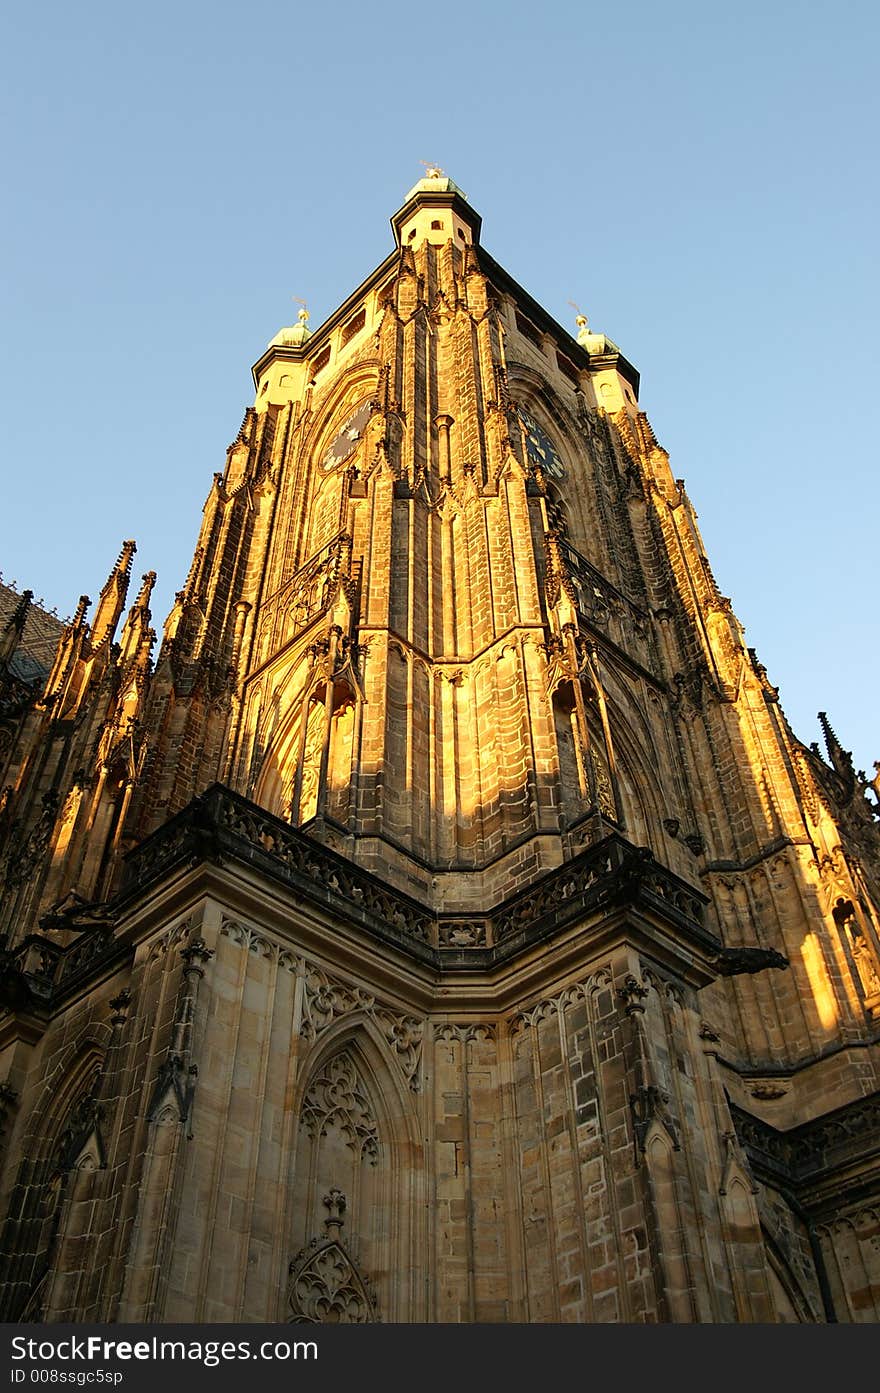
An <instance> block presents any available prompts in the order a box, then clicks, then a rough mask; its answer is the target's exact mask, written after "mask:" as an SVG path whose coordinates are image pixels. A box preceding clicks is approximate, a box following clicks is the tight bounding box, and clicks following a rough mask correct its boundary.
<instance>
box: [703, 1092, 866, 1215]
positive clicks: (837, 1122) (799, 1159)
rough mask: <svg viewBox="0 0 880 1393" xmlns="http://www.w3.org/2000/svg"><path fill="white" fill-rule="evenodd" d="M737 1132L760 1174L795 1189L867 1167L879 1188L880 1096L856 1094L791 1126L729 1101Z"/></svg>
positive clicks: (771, 1180)
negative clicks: (783, 1128)
mask: <svg viewBox="0 0 880 1393" xmlns="http://www.w3.org/2000/svg"><path fill="white" fill-rule="evenodd" d="M730 1111H731V1116H732V1118H733V1125H734V1127H735V1128H736V1134H737V1137H738V1138H739V1141H740V1143H741V1145H742V1146H743V1147H744V1149H745V1151H746V1154H747V1155H748V1157H749V1161H750V1162H751V1164H752V1166H753V1168H754V1169H755V1171H756V1173H757V1175H758V1176H759V1178H765V1179H767V1180H769V1181H770V1182H771V1183H772V1182H773V1181H774V1180H775V1181H776V1182H777V1183H781V1184H783V1185H785V1186H786V1187H788V1188H790V1189H793V1190H795V1191H802V1190H804V1189H805V1188H809V1187H810V1186H811V1185H816V1184H817V1183H818V1182H820V1181H821V1180H822V1179H823V1177H826V1176H829V1175H832V1174H833V1173H835V1172H838V1171H841V1170H842V1169H843V1168H844V1167H846V1168H847V1169H848V1170H853V1171H855V1172H858V1171H859V1170H860V1169H862V1168H864V1170H865V1171H866V1172H867V1171H870V1172H871V1173H872V1174H873V1175H874V1177H875V1180H874V1187H875V1188H876V1189H877V1190H878V1191H880V1178H878V1175H880V1098H878V1097H877V1096H876V1094H875V1095H873V1096H869V1097H867V1098H857V1099H855V1101H854V1102H852V1103H847V1104H846V1105H845V1106H844V1107H842V1108H836V1109H835V1111H834V1112H830V1113H826V1114H825V1115H824V1116H822V1117H816V1118H813V1119H812V1121H810V1122H804V1123H802V1124H801V1125H800V1126H799V1127H793V1128H791V1130H790V1131H787V1132H780V1131H778V1130H777V1129H776V1128H775V1127H771V1126H770V1124H769V1123H767V1122H763V1121H762V1120H761V1119H760V1118H758V1117H754V1116H753V1115H752V1114H751V1113H747V1112H744V1111H743V1109H742V1108H738V1107H736V1106H735V1105H734V1104H731V1108H730Z"/></svg>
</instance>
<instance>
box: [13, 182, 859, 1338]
mask: <svg viewBox="0 0 880 1393" xmlns="http://www.w3.org/2000/svg"><path fill="white" fill-rule="evenodd" d="M392 226H393V229H394V234H395V249H394V251H393V252H392V253H391V255H390V256H389V257H388V258H387V260H386V261H385V262H383V264H382V265H381V266H380V267H379V268H378V269H377V270H376V271H375V272H374V273H373V274H372V275H371V276H370V277H369V278H368V280H367V281H365V282H364V284H363V285H362V286H361V287H360V288H359V289H358V290H357V291H356V292H355V293H354V294H353V295H352V296H350V297H349V299H348V300H347V301H346V302H345V303H344V304H343V305H342V306H341V307H340V309H339V310H338V311H337V312H336V313H335V314H334V315H332V316H331V317H330V319H328V320H327V321H326V323H325V324H324V325H322V326H321V327H320V329H319V330H318V331H317V332H315V333H312V332H311V331H310V329H309V327H308V321H307V316H306V315H305V314H303V315H301V318H300V323H299V324H298V325H296V326H292V327H291V328H289V329H284V330H282V331H281V332H280V333H279V334H278V335H277V336H276V338H275V339H274V340H273V341H272V343H271V344H270V346H269V348H268V349H267V351H266V353H265V354H264V355H263V356H262V357H261V359H260V360H259V362H258V363H257V364H256V366H255V368H254V382H255V390H256V395H255V401H254V405H253V406H252V407H249V408H248V410H247V412H246V413H245V417H244V421H243V423H242V427H241V430H240V432H239V434H238V436H237V437H236V439H235V441H233V443H232V445H231V446H230V448H229V452H228V457H227V461H226V467H225V469H224V470H223V472H222V473H219V474H217V475H215V478H214V482H213V485H212V487H211V490H210V493H209V496H208V499H207V502H206V505H205V511H204V517H203V521H202V526H201V532H200V536H199V541H198V545H197V547H196V552H195V556H194V558H193V564H192V567H191V568H190V572H189V575H188V577H187V580H186V583H185V585H184V587H183V589H182V590H181V591H180V592H179V593H178V595H177V597H176V600H175V604H174V607H173V610H172V613H171V614H170V615H169V617H168V620H167V621H166V624H165V629H164V635H163V640H162V643H161V646H160V648H159V652H158V656H157V658H156V659H155V662H154V660H153V656H152V654H153V647H154V643H155V634H154V632H153V630H152V628H151V616H150V609H149V601H150V593H151V590H152V586H153V582H154V580H155V577H154V576H153V574H152V573H148V574H147V575H146V576H144V579H143V584H142V586H141V589H140V591H139V593H138V595H137V597H136V598H135V600H134V603H133V604H132V605H131V606H130V608H129V609H128V613H127V617H126V618H125V621H124V623H123V624H122V627H121V629H120V620H122V617H123V613H124V611H125V606H126V600H127V591H128V584H129V578H130V571H131V566H132V561H133V555H134V551H135V547H134V543H133V542H126V543H125V544H124V546H123V549H122V552H121V554H120V557H119V559H118V561H117V564H116V565H115V567H114V568H113V570H112V572H111V574H110V577H109V579H108V581H107V584H106V585H105V587H104V589H103V591H102V592H101V596H100V599H99V601H98V604H97V607H96V611H95V614H94V617H93V618H92V620H91V622H88V621H87V619H86V615H87V611H88V606H89V601H88V599H87V597H85V596H83V597H82V599H81V601H80V604H79V607H78V609H77V611H76V614H75V615H74V618H73V619H72V620H71V622H70V623H69V624H67V625H65V626H64V628H63V631H62V632H61V634H60V637H59V639H58V643H57V649H56V652H55V656H54V662H53V663H52V665H51V670H50V671H48V675H47V676H46V680H45V687H44V688H41V687H39V686H35V685H34V681H33V674H32V680H31V682H30V685H28V684H23V681H22V672H21V660H20V658H16V656H15V655H16V654H20V652H21V650H22V635H23V634H24V632H25V625H26V623H27V603H26V600H25V599H22V601H21V602H18V603H17V604H16V606H15V607H14V608H10V612H9V614H8V615H5V616H4V618H5V625H6V627H5V629H4V630H3V633H2V635H0V714H2V715H3V722H2V729H0V762H2V769H0V780H2V785H3V788H4V793H3V804H2V814H0V877H2V884H3V898H2V905H0V930H2V932H3V935H4V938H3V944H4V947H3V952H2V961H0V983H2V1005H3V1014H2V1016H0V1079H2V1080H3V1082H2V1083H0V1113H2V1124H0V1165H2V1179H0V1224H2V1232H0V1250H2V1252H3V1254H4V1255H5V1256H4V1267H3V1274H2V1275H3V1285H2V1296H0V1317H2V1318H3V1319H6V1320H23V1319H30V1320H34V1319H41V1320H45V1321H84V1320H101V1321H110V1320H112V1321H141V1320H150V1321H236V1320H240V1321H251V1322H258V1321H271V1320H289V1321H294V1322H311V1321H337V1320H342V1321H353V1322H362V1321H376V1320H380V1321H444V1322H458V1321H485V1322H499V1321H575V1322H594V1321H640V1322H641V1321H652V1322H658V1321H659V1322H689V1321H724V1322H732V1321H770V1320H786V1321H807V1322H811V1321H812V1322H815V1321H819V1322H821V1321H850V1320H852V1321H870V1320H875V1319H877V1316H878V1311H880V1244H878V1233H880V1226H878V1205H880V1144H878V1141H877V1136H878V1132H877V1123H878V1107H880V1104H878V1068H880V1028H878V1025H880V939H878V930H880V916H878V905H880V834H878V822H877V816H878V812H877V808H878V801H880V800H878V796H877V786H876V781H875V782H874V784H873V785H872V784H870V783H869V782H868V781H867V779H866V777H865V776H864V775H863V774H861V773H857V772H856V771H855V770H854V769H853V766H852V760H851V758H850V756H849V755H847V753H846V751H845V750H844V749H843V748H842V746H841V745H840V743H839V741H838V739H837V737H836V735H835V733H834V731H833V730H832V728H831V726H830V725H829V724H828V722H827V719H825V718H824V717H823V723H824V729H825V734H826V745H827V758H825V757H824V756H823V755H821V754H820V752H819V750H818V748H816V747H815V746H813V747H806V746H804V745H803V744H802V743H801V742H800V741H798V740H797V738H796V737H795V736H794V734H793V733H792V731H791V730H790V728H789V726H788V724H787V722H786V720H785V717H784V715H783V713H782V710H781V707H780V705H779V701H778V694H777V692H776V690H775V689H774V688H773V687H772V685H771V683H770V681H769V679H768V677H767V673H766V671H765V669H764V668H763V666H762V665H761V663H760V662H759V661H758V659H757V657H756V656H755V654H754V652H753V651H751V650H747V649H746V648H745V647H744V644H743V636H742V630H741V627H740V625H739V623H738V621H737V619H736V617H735V615H734V612H733V609H732V607H731V603H730V601H729V600H728V599H726V598H725V597H724V596H722V595H721V594H720V593H719V591H718V589H717V586H716V584H715V581H714V579H713V576H712V573H711V570H710V568H709V564H708V561H707V560H706V557H705V555H704V550H703V545H702V541H701V539H700V535H699V531H698V529H697V523H696V518H695V514H694V511H693V508H692V506H691V504H690V501H689V499H688V497H687V494H686V493H685V490H684V486H683V484H682V482H681V481H680V480H675V479H673V477H672V474H671V471H670V468H669V464H668V460H667V456H666V454H665V452H664V451H663V450H662V449H661V447H660V446H659V445H658V443H657V441H656V439H655V437H654V435H653V432H652V430H651V427H650V425H649V424H648V421H647V419H646V418H645V416H644V414H643V413H642V412H641V411H640V410H639V406H638V385H639V379H638V374H637V373H636V371H635V370H634V368H633V367H632V366H631V365H630V364H629V363H628V362H627V361H626V359H625V358H624V357H623V355H622V354H621V352H620V351H619V349H618V348H617V346H616V345H615V344H613V343H612V342H611V340H610V339H608V338H606V337H605V336H604V335H602V334H597V333H592V332H590V330H589V328H588V326H587V324H586V321H585V320H583V319H579V323H578V332H577V337H576V338H573V337H571V336H570V335H569V334H568V333H567V332H566V331H565V330H564V329H562V328H561V327H560V326H559V325H558V324H557V323H556V322H555V321H554V320H552V319H551V318H550V317H549V316H548V315H547V314H546V312H545V311H543V310H542V309H541V308H540V306H538V305H537V304H536V303H535V302H534V301H533V300H531V299H530V298H529V296H528V295H527V294H526V293H525V291H523V290H522V289H521V287H519V286H518V285H517V284H516V282H515V281H513V280H512V279H511V277H510V276H509V275H508V274H507V273H506V272H505V271H504V270H503V269H502V268H501V267H500V266H499V265H498V264H497V263H496V262H495V261H493V259H492V258H491V257H490V256H489V255H488V254H487V253H486V252H485V251H484V250H483V249H482V247H481V246H480V219H479V217H478V215H477V214H476V213H475V212H474V211H473V209H472V208H471V207H470V205H469V203H468V202H467V200H466V199H465V197H464V195H462V194H461V192H460V191H459V190H458V189H457V188H456V187H455V185H454V184H452V182H451V181H450V180H448V179H446V178H445V177H443V176H442V174H440V173H439V172H437V171H431V172H429V175H428V177H427V178H426V179H424V180H422V181H421V182H420V183H419V184H418V185H417V186H416V187H415V189H413V190H412V191H411V193H410V194H409V195H408V197H407V200H406V202H405V204H404V206H403V208H402V209H401V210H400V212H399V213H398V214H396V215H395V217H394V218H393V219H392ZM117 631H118V639H117ZM46 666H47V667H48V664H46Z"/></svg>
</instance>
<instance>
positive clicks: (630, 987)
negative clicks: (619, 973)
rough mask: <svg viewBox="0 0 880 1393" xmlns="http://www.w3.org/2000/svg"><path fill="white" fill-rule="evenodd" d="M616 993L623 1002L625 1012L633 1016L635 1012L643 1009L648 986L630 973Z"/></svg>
mask: <svg viewBox="0 0 880 1393" xmlns="http://www.w3.org/2000/svg"><path fill="white" fill-rule="evenodd" d="M618 995H619V997H620V999H621V1001H622V1002H623V1005H624V1010H625V1011H626V1014H627V1015H628V1016H633V1015H635V1014H636V1013H637V1012H643V1011H644V1009H645V1007H644V1005H643V1002H644V1000H645V997H646V996H647V995H648V988H647V987H646V986H645V984H644V983H643V982H640V981H639V980H638V978H636V977H633V975H632V973H630V975H629V976H628V977H626V978H624V982H623V986H622V987H621V988H620V991H619V993H618Z"/></svg>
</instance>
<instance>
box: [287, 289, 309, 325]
mask: <svg viewBox="0 0 880 1393" xmlns="http://www.w3.org/2000/svg"><path fill="white" fill-rule="evenodd" d="M290 298H291V300H292V301H293V303H294V304H295V305H299V307H300V308H299V312H298V314H297V318H298V319H299V320H301V321H302V323H303V324H308V322H309V310H308V305H307V303H306V301H305V300H301V299H300V297H299V296H298V295H291V297H290Z"/></svg>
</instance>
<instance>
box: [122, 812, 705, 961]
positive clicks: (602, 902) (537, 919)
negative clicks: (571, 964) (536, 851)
mask: <svg viewBox="0 0 880 1393" xmlns="http://www.w3.org/2000/svg"><path fill="white" fill-rule="evenodd" d="M225 859H233V860H236V861H238V862H245V863H247V864H249V865H252V866H254V867H255V868H259V869H260V870H262V871H264V872H266V873H267V874H268V875H270V876H271V877H272V878H274V879H276V880H277V879H280V880H282V881H284V882H286V883H287V884H289V885H291V886H293V887H295V888H296V889H297V890H298V891H300V892H301V893H302V894H303V895H304V896H305V897H307V898H309V899H311V900H313V901H319V902H320V901H323V902H324V903H325V904H326V905H327V906H328V907H330V908H332V909H334V910H337V911H339V912H340V913H341V914H343V915H344V916H345V917H346V918H349V919H351V918H354V919H355V920H358V921H359V922H361V923H363V924H364V925H365V926H366V927H368V928H369V929H371V930H372V931H373V932H375V933H376V934H377V935H378V936H379V937H381V938H385V939H390V940H392V941H395V942H397V943H399V944H402V945H406V946H407V947H408V948H409V949H410V950H411V951H414V952H415V953H416V956H419V957H422V958H424V959H426V960H431V961H433V962H435V963H436V964H437V965H438V966H439V965H440V964H442V963H444V962H445V963H446V964H448V965H450V966H451V965H452V962H453V959H454V961H455V965H456V967H458V966H465V965H467V964H470V965H471V966H473V967H478V966H480V967H482V966H488V965H489V964H490V962H491V961H495V960H498V959H499V958H500V957H503V958H506V957H509V956H511V955H512V954H514V953H516V952H517V951H519V949H520V948H521V947H523V946H525V945H526V944H528V943H531V942H535V941H537V940H539V939H541V938H545V937H547V936H549V935H552V934H554V933H556V932H559V931H561V930H563V929H564V928H566V927H568V926H569V925H571V924H572V923H573V922H575V921H576V920H578V919H582V918H583V917H584V915H586V914H589V913H592V912H594V911H596V910H601V909H602V908H604V907H608V908H611V907H613V906H615V905H620V904H624V903H626V904H630V905H633V906H638V907H640V908H642V909H643V910H650V911H654V912H657V913H660V914H661V915H662V916H663V917H664V919H665V920H667V921H672V922H673V923H675V924H676V925H677V926H678V927H679V928H680V929H681V931H682V932H683V933H684V934H685V936H686V937H688V938H689V940H691V941H692V942H693V941H695V940H696V941H699V942H700V943H701V944H702V946H703V948H704V949H706V950H707V951H709V950H713V949H714V950H715V951H717V949H718V948H719V947H720V945H719V944H718V943H717V940H716V939H715V938H714V936H713V935H712V934H710V933H709V932H708V930H707V929H706V928H705V924H704V916H705V905H706V903H707V901H706V898H705V896H703V895H701V894H700V892H699V891H697V890H694V889H692V887H691V886H689V885H687V884H685V882H684V881H682V880H679V878H678V877H677V876H675V875H673V874H672V872H671V871H668V870H666V869H665V868H664V867H663V866H661V865H660V864H659V862H657V861H656V860H655V859H654V857H653V856H652V855H651V853H650V852H649V851H647V850H645V849H644V848H638V847H634V846H632V845H631V844H630V843H629V842H627V841H625V840H624V838H623V837H620V836H618V835H617V834H612V835H611V836H609V837H606V838H605V839H604V840H603V841H601V842H599V843H597V845H595V846H592V847H588V848H587V849H586V850H584V851H582V852H581V853H580V854H579V855H578V856H576V857H574V858H573V859H572V860H571V861H567V862H566V863H565V864H564V865H562V866H560V867H558V868H557V869H556V870H553V871H550V872H548V873H547V874H545V875H544V876H543V877H542V878H541V880H540V881H539V882H538V883H537V884H535V885H532V886H529V887H527V888H526V889H524V890H522V891H519V892H518V893H517V894H516V895H514V896H511V897H510V898H509V899H508V900H505V901H504V902H503V903H502V904H501V905H499V906H498V907H497V909H495V910H494V911H493V912H491V913H489V914H486V915H476V916H473V917H471V918H464V917H463V916H462V915H461V914H457V915H456V914H440V915H436V914H434V913H432V912H431V911H430V910H428V909H427V908H426V907H425V906H424V905H421V904H419V903H418V902H417V901H416V900H414V899H411V898H410V897H409V896H408V895H405V894H404V893H403V892H402V891H399V890H395V889H393V888H391V887H390V886H388V885H385V884H384V883H382V882H381V881H379V880H378V879H377V878H376V877H375V876H374V875H372V874H371V873H370V872H369V871H366V870H364V869H362V868H361V867H359V866H357V865H355V864H354V863H353V862H351V861H349V860H347V859H346V858H345V857H343V856H340V855H338V854H337V853H336V852H334V851H331V850H329V849H328V848H327V847H325V846H322V845H321V844H320V843H319V842H317V841H315V840H313V839H312V838H311V837H309V836H307V835H306V834H304V833H303V832H300V831H298V830H297V829H296V828H294V827H291V826H290V825H289V824H288V823H286V822H283V821H282V820H281V819H280V818H277V817H274V816H272V815H271V814H270V813H267V812H264V811H263V810H262V809H261V808H258V807H257V806H256V805H255V804H253V803H251V802H250V801H249V800H248V799H246V798H242V797H241V796H240V795H238V794H235V793H233V792H231V790H229V789H227V788H225V787H223V786H222V785H220V784H215V785H213V787H212V788H210V789H208V790H207V792H206V793H204V794H203V795H202V796H201V797H200V798H197V799H196V800H195V801H194V802H193V803H191V804H190V805H189V806H188V807H187V808H185V809H184V810H183V811H182V812H181V813H179V814H178V815H177V816H176V817H175V818H172V819H171V821H170V822H168V823H167V824H166V825H165V827H163V828H161V829H160V830H159V831H158V832H156V833H154V834H153V835H152V836H151V837H149V838H147V840H146V841H144V842H142V843H141V845H140V846H139V847H136V848H135V849H134V850H133V851H131V852H129V854H128V856H127V857H126V862H125V874H124V880H123V887H122V895H123V897H124V898H125V897H128V896H133V895H135V894H137V893H138V892H139V891H140V890H141V889H142V888H143V887H144V886H145V885H147V884H148V883H151V882H153V881H155V880H156V879H158V878H160V877H162V876H164V875H166V874H168V873H169V872H170V871H171V870H172V869H173V868H175V867H177V866H180V865H187V864H195V863H197V862H198V861H200V860H214V861H218V862H221V863H222V862H223V861H224V860H225Z"/></svg>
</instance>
